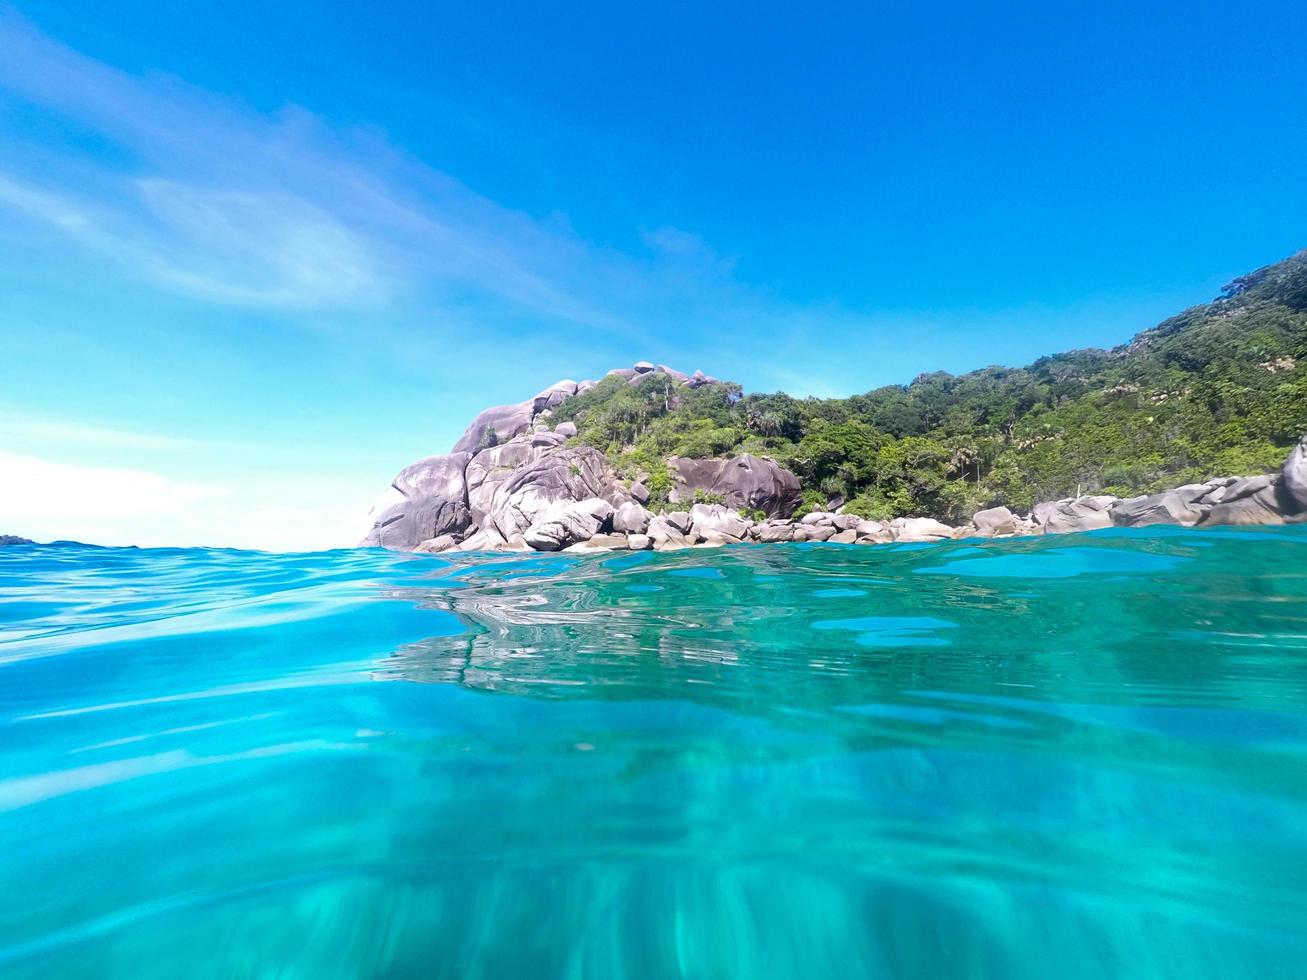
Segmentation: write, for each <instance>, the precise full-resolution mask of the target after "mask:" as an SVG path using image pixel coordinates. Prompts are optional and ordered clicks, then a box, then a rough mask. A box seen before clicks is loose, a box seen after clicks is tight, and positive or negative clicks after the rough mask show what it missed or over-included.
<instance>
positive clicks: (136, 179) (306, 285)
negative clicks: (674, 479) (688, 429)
mask: <svg viewBox="0 0 1307 980" xmlns="http://www.w3.org/2000/svg"><path fill="white" fill-rule="evenodd" d="M0 49H3V50H4V51H5V58H3V59H0V98H3V97H7V98H10V99H14V100H18V101H21V102H24V103H25V104H28V105H33V106H36V107H38V108H39V109H40V110H42V111H44V112H47V113H50V114H55V115H58V116H59V117H61V118H63V119H65V120H68V121H69V123H70V124H71V125H75V126H78V127H82V128H83V129H85V130H86V131H88V132H90V133H93V134H95V137H96V140H97V141H98V142H97V145H106V144H107V145H109V146H111V147H113V148H114V152H113V153H108V154H105V153H101V154H99V155H95V154H85V153H77V152H75V151H73V150H69V149H67V148H65V149H63V150H60V151H58V152H55V153H54V154H53V156H52V154H51V151H50V148H49V147H40V148H38V149H39V152H37V151H35V150H34V151H33V153H32V154H26V155H25V154H23V153H12V154H7V155H6V156H7V159H6V162H5V163H4V164H3V165H0V210H3V209H8V210H9V211H10V212H11V213H12V214H14V215H16V216H21V217H23V218H24V219H26V221H27V222H28V223H29V224H35V225H37V226H40V227H41V228H43V229H44V230H45V231H46V232H53V233H57V234H58V235H61V236H63V237H64V239H65V240H66V241H67V242H68V243H70V244H71V245H73V246H74V247H76V248H79V249H81V250H83V251H84V252H85V253H87V254H88V255H90V256H92V257H94V258H95V259H96V260H98V261H101V262H103V263H106V264H112V265H114V266H116V267H117V268H119V269H121V270H123V271H124V272H125V273H127V274H130V275H132V276H134V277H136V278H138V279H140V280H145V281H148V282H150V283H152V284H154V285H155V286H157V287H159V288H163V289H168V290H173V291H177V292H181V293H184V294H186V295H189V296H192V297H195V298H197V299H200V300H204V301H207V302H213V303H224V304H232V305H242V306H258V307H268V308H273V309H289V310H296V309H302V310H305V311H315V310H335V309H341V310H358V309H366V310H375V311H382V312H384V311H386V310H388V309H394V308H395V306H396V305H397V304H400V305H402V306H403V307H404V308H406V309H409V310H413V309H421V310H424V311H427V312H428V313H429V314H430V319H431V320H432V321H433V322H437V323H438V322H442V321H446V320H447V321H449V322H458V323H467V322H468V320H469V318H471V319H473V320H475V321H477V322H478V325H479V326H480V327H481V329H482V331H483V332H484V333H485V334H486V336H487V337H489V336H490V335H492V334H493V333H494V332H495V331H496V330H498V329H499V328H500V327H502V326H503V325H504V324H506V323H509V322H510V321H511V322H515V323H517V324H520V323H521V321H522V318H530V319H531V320H532V321H533V322H536V323H538V324H541V325H543V324H546V323H547V324H552V325H555V326H561V327H564V328H567V329H571V330H575V331H578V332H582V333H584V332H602V334H603V336H605V337H606V338H610V339H611V338H613V337H618V338H626V343H627V345H628V346H630V345H633V344H639V343H641V342H650V343H663V344H666V343H668V342H671V343H681V344H689V343H697V344H699V345H702V343H703V341H704V340H705V338H713V337H716V336H718V335H722V336H721V342H722V345H723V346H728V345H730V344H731V343H732V338H730V337H726V336H724V334H726V333H731V334H737V335H738V333H739V332H740V329H741V328H740V326H739V325H740V324H741V323H748V324H751V325H761V326H762V327H763V328H765V329H768V330H769V331H770V332H772V333H773V334H775V333H776V331H777V330H778V329H780V328H784V329H785V330H787V331H788V335H789V336H795V337H797V336H802V335H803V334H804V333H805V332H806V324H807V321H808V320H809V319H811V316H812V311H805V310H803V309H800V308H796V307H793V306H790V305H788V304H785V303H783V302H780V301H778V300H776V299H775V298H774V297H771V296H769V295H768V294H767V293H766V292H764V291H761V290H757V289H754V288H751V287H749V286H747V285H745V284H743V283H741V282H740V281H739V280H738V279H737V278H736V277H735V272H734V260H733V259H732V258H728V257H723V256H721V255H718V254H717V253H716V252H715V251H714V250H713V249H712V248H711V246H710V245H708V244H707V243H705V242H704V241H702V240H701V239H700V238H698V237H697V236H695V235H693V234H691V233H689V232H686V231H683V230H679V229H675V228H668V227H660V228H656V229H654V230H652V231H646V232H644V233H643V242H644V244H645V246H646V247H647V252H643V253H639V254H636V253H624V252H619V251H615V250H612V249H609V248H604V247H599V246H595V245H592V244H590V243H588V242H586V241H585V240H584V239H583V238H582V237H581V236H579V235H578V234H577V233H575V232H574V231H573V230H572V229H571V228H570V226H569V224H568V223H567V221H566V220H560V219H559V217H558V216H557V215H553V214H551V215H548V216H546V217H544V218H541V219H537V218H535V217H532V216H531V215H528V214H526V213H523V212H520V211H517V210H514V209H512V208H507V207H503V206H501V205H499V204H497V203H496V202H494V201H492V200H489V199H487V198H485V197H483V196H482V195H480V194H477V193H476V192H475V191H473V190H472V189H470V188H469V187H468V186H466V185H465V184H463V183H461V182H459V181H458V180H456V179H454V178H453V177H451V176H449V175H447V174H444V173H441V172H439V171H436V170H434V169H432V168H430V167H428V166H426V165H424V164H423V163H421V162H420V161H417V160H414V159H412V158H411V157H408V156H406V155H405V154H404V153H402V152H401V151H398V150H397V149H395V148H394V147H392V146H389V145H387V144H386V143H385V142H384V141H383V140H381V139H379V138H377V137H376V136H375V135H374V134H372V133H367V132H361V131H357V130H340V129H332V128H331V127H329V126H328V125H326V124H325V123H324V122H322V121H321V120H319V119H318V118H316V117H314V116H313V115H312V114H310V113H309V112H306V111H305V110H303V109H300V108H298V107H293V106H292V107H287V108H285V109H284V110H282V111H280V112H277V113H273V114H267V113H261V112H258V111H255V110H253V109H251V108H248V107H245V106H241V105H239V104H235V103H231V102H227V101H224V100H221V99H218V98H215V97H214V96H212V95H210V94H209V93H207V92H204V91H203V90H200V89H196V88H194V87H192V86H189V85H187V84H185V83H184V82H182V81H179V80H176V79H172V78H168V77H163V76H158V75H144V76H135V75H131V74H128V73H126V72H123V71H120V70H118V69H116V68H114V67H112V66H110V65H107V64H104V63H102V62H98V61H95V60H94V59H91V58H88V57H86V56H84V55H81V54H79V53H78V52H75V51H73V50H71V49H69V48H68V47H66V46H64V45H62V44H60V43H59V42H58V41H55V40H53V39H51V38H49V37H47V36H45V35H43V34H41V33H40V32H39V30H38V29H36V28H35V27H34V26H33V25H31V24H30V23H29V22H27V21H26V20H24V19H22V18H21V17H19V16H18V15H17V14H15V13H13V12H8V13H4V12H2V11H0ZM5 93H7V96H6V94H5ZM25 161H26V162H25ZM32 161H36V162H32ZM469 311H471V312H469ZM832 315H833V316H837V317H840V318H842V319H846V320H847V319H848V315H847V314H844V313H842V312H839V311H834V310H826V311H823V313H822V316H823V317H828V316H832ZM756 328H757V327H756V326H755V327H752V329H756ZM651 353H653V352H651ZM710 366H711V365H710Z"/></svg>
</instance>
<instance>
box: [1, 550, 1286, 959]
mask: <svg viewBox="0 0 1307 980" xmlns="http://www.w3.org/2000/svg"><path fill="white" fill-rule="evenodd" d="M0 884H2V886H3V888H2V890H0V976H3V977H6V978H42V980H45V978H52V977H77V978H83V977H85V978H97V980H99V978H131V980H152V978H168V980H177V978H213V977H224V978H225V977H259V978H347V977H348V978H353V977H381V978H407V977H460V978H461V977H496V978H499V977H504V978H535V977H564V978H581V977H585V978H603V980H608V978H615V980H620V978H627V977H630V978H636V977H640V978H643V977H696V978H697V977H703V978H728V977H729V978H735V977H751V978H765V977H778V978H791V977H840V978H848V977H894V978H918V977H920V978H927V977H929V978H938V977H995V978H1039V980H1045V978H1049V977H1056V978H1059V980H1071V978H1082V977H1114V978H1117V977H1130V978H1148V977H1168V978H1171V977H1212V978H1216V977H1220V978H1230V977H1259V978H1265V977H1301V976H1304V975H1307V527H1297V528H1250V529H1229V530H1206V531H1203V530H1182V529H1174V528H1158V529H1151V530H1135V531H1102V532H1094V533H1091V534H1082V535H1066V536H1059V537H1050V538H1030V539H1022V540H1009V541H988V542H985V541H963V542H955V543H951V544H941V545H901V546H888V545H886V546H877V547H852V546H838V545H817V544H813V545H764V546H755V547H750V546H740V547H734V548H726V549H717V550H694V551H685V552H678V553H671V554H653V553H640V554H617V555H612V554H609V555H586V556H581V555H525V556H524V555H507V556H506V555H499V556H458V557H453V558H449V557H444V556H411V555H396V554H389V553H384V552H373V551H340V552H332V553H322V554H306V555H269V554H261V553H252V552H238V551H223V550H150V551H138V550H132V549H100V548H90V547H83V546H26V547H17V548H5V549H0Z"/></svg>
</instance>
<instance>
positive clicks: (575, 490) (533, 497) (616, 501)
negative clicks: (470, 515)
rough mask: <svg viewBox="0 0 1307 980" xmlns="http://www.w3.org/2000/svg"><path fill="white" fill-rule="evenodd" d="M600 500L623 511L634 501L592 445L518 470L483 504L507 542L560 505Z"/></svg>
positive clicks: (550, 454) (554, 452)
mask: <svg viewBox="0 0 1307 980" xmlns="http://www.w3.org/2000/svg"><path fill="white" fill-rule="evenodd" d="M594 498H600V499H603V500H605V501H607V502H608V503H609V504H610V505H613V506H620V505H621V504H623V503H625V502H626V501H627V500H629V499H630V497H629V496H628V495H627V493H626V490H625V489H624V488H623V487H622V486H621V484H619V483H618V481H617V479H616V478H615V477H614V475H613V473H612V471H611V470H610V469H609V468H608V464H607V463H606V462H605V461H604V456H603V453H601V452H600V451H599V450H597V449H594V448H591V447H589V446H578V447H575V448H573V447H570V446H562V447H559V448H556V449H551V450H546V451H545V452H544V453H543V454H542V455H541V456H540V457H539V458H537V459H535V460H533V461H532V462H529V463H527V464H526V465H525V466H523V467H521V468H520V469H516V470H514V471H513V472H512V473H510V474H509V475H508V477H507V478H506V479H504V480H503V481H502V482H500V483H498V484H497V485H496V486H495V487H494V490H493V492H492V493H491V494H490V499H489V501H488V502H487V503H486V504H485V508H486V513H487V514H488V518H487V520H489V521H491V522H493V523H494V525H495V527H496V528H498V530H499V533H500V534H502V535H503V536H504V537H505V538H512V537H513V535H515V534H521V533H522V532H524V531H526V529H527V528H529V527H530V526H531V525H533V524H535V523H536V522H537V521H538V520H540V519H541V518H542V517H543V516H544V515H545V513H546V512H547V511H549V510H550V509H551V508H553V506H554V505H555V504H557V503H559V502H563V503H568V502H574V501H582V500H590V499H594Z"/></svg>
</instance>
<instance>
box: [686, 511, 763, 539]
mask: <svg viewBox="0 0 1307 980" xmlns="http://www.w3.org/2000/svg"><path fill="white" fill-rule="evenodd" d="M749 527H750V523H749V522H748V521H745V520H744V519H743V518H741V517H740V515H739V514H737V513H736V512H735V511H733V510H730V509H728V508H726V507H723V506H722V505H721V504H695V505H694V506H693V507H691V508H690V533H691V535H692V536H694V537H696V538H698V539H699V540H701V541H713V540H715V539H716V538H718V537H720V538H723V539H726V540H728V541H743V540H744V538H745V536H746V535H748V533H749Z"/></svg>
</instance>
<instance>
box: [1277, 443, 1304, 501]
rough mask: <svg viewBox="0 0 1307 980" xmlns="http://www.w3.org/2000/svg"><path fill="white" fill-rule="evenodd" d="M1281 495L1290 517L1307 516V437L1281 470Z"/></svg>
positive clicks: (1290, 454)
mask: <svg viewBox="0 0 1307 980" xmlns="http://www.w3.org/2000/svg"><path fill="white" fill-rule="evenodd" d="M1280 495H1281V497H1282V498H1283V499H1284V503H1285V509H1286V511H1287V512H1288V513H1289V515H1290V516H1292V517H1297V516H1298V515H1300V514H1301V515H1307V435H1305V436H1303V437H1302V438H1301V439H1299V440H1298V445H1296V446H1294V447H1293V451H1292V452H1290V453H1289V456H1288V458H1287V459H1285V461H1284V466H1282V467H1281V468H1280Z"/></svg>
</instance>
